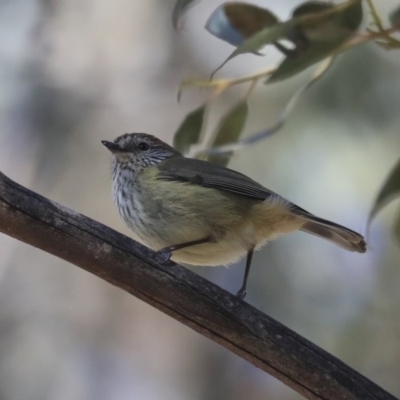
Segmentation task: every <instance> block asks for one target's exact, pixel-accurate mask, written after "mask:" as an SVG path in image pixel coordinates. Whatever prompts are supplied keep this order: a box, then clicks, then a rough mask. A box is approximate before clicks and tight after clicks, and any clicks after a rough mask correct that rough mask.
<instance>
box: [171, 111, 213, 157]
mask: <svg viewBox="0 0 400 400" xmlns="http://www.w3.org/2000/svg"><path fill="white" fill-rule="evenodd" d="M205 110H206V107H205V106H201V107H199V108H197V109H196V110H194V111H192V112H191V113H189V114H188V115H187V116H186V118H185V119H184V121H183V122H182V123H181V125H180V126H179V128H178V130H177V131H176V133H175V136H174V147H175V148H176V149H177V150H179V151H180V152H182V153H187V152H188V151H189V149H190V146H191V145H192V144H196V143H198V142H199V139H200V135H201V131H202V129H203V122H204V115H205Z"/></svg>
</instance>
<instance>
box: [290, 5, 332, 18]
mask: <svg viewBox="0 0 400 400" xmlns="http://www.w3.org/2000/svg"><path fill="white" fill-rule="evenodd" d="M332 7H334V5H333V4H330V3H323V2H321V1H307V2H305V3H303V4H300V5H299V6H298V7H297V8H295V9H294V11H293V13H292V17H300V16H302V15H305V14H311V13H315V12H321V11H326V10H328V9H331V8H332Z"/></svg>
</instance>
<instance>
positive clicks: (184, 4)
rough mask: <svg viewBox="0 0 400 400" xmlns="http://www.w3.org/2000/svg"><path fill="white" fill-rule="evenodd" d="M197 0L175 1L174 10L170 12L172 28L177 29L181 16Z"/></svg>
mask: <svg viewBox="0 0 400 400" xmlns="http://www.w3.org/2000/svg"><path fill="white" fill-rule="evenodd" d="M196 1H197V0H177V2H176V3H175V7H174V10H173V11H172V24H173V26H174V28H177V27H178V22H179V20H180V18H181V17H182V15H183V14H184V13H185V12H186V11H187V10H188V8H190V6H192V5H193V4H194V3H195V2H196Z"/></svg>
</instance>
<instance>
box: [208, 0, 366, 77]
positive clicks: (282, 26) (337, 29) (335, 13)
mask: <svg viewBox="0 0 400 400" xmlns="http://www.w3.org/2000/svg"><path fill="white" fill-rule="evenodd" d="M361 20H362V0H348V1H345V2H342V3H340V4H338V5H332V4H328V3H322V2H316V1H311V2H307V3H304V4H302V5H301V6H299V7H297V8H296V9H295V10H294V12H293V18H292V19H290V20H288V21H286V22H278V23H276V24H274V25H272V26H268V27H266V28H264V29H262V30H260V31H259V32H257V33H255V34H254V35H253V36H251V37H250V38H248V39H246V40H245V41H243V42H242V43H241V44H240V45H239V46H238V47H237V48H236V49H235V50H234V51H233V52H232V53H231V54H230V55H229V57H228V58H227V59H226V60H225V61H224V62H223V63H222V64H221V65H220V66H219V67H218V68H217V69H216V70H215V71H214V72H213V74H212V76H213V75H214V74H215V73H216V72H217V71H219V70H220V69H221V68H222V67H223V66H224V65H225V64H226V63H227V62H228V61H230V60H232V59H233V58H234V57H236V56H238V55H240V54H244V53H257V52H258V51H259V50H260V49H262V48H263V47H265V46H266V45H268V44H273V43H275V42H278V41H279V40H283V39H287V40H290V41H292V42H293V44H294V45H295V49H294V50H287V55H286V58H285V59H284V61H283V62H282V63H281V65H280V66H279V67H278V69H277V71H276V72H275V73H274V74H273V75H272V76H271V77H270V79H269V80H268V82H275V81H279V80H282V79H286V78H289V77H291V76H293V75H295V74H297V73H299V72H301V71H303V70H304V69H306V68H307V67H309V66H310V65H312V64H315V63H316V62H318V61H321V60H323V59H324V58H326V57H328V56H329V55H330V54H332V52H334V51H335V50H336V49H337V48H339V47H340V45H341V44H342V43H343V42H344V41H346V40H348V39H349V38H350V37H351V36H352V35H353V34H354V33H355V31H356V30H357V29H358V27H359V26H360V24H361Z"/></svg>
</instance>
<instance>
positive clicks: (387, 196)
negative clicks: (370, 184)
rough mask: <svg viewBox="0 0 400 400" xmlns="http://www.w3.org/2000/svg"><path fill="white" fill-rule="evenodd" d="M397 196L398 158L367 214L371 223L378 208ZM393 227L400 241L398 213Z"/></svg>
mask: <svg viewBox="0 0 400 400" xmlns="http://www.w3.org/2000/svg"><path fill="white" fill-rule="evenodd" d="M397 198H400V159H399V161H398V162H397V164H396V166H395V167H394V168H393V169H392V171H391V172H390V174H389V176H388V177H387V178H386V181H385V183H384V184H383V186H382V188H381V190H380V191H379V194H378V196H377V198H376V200H375V203H374V206H373V208H372V210H371V213H370V216H369V222H370V223H371V221H372V219H373V218H374V217H375V216H376V215H377V214H378V212H379V211H380V210H382V208H383V207H385V206H386V205H387V204H389V203H390V202H392V201H393V200H395V199H397ZM394 229H395V235H396V236H397V238H398V239H399V241H400V213H399V215H398V218H397V221H396V223H395V225H394Z"/></svg>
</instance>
